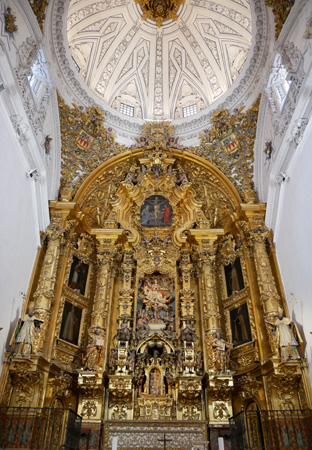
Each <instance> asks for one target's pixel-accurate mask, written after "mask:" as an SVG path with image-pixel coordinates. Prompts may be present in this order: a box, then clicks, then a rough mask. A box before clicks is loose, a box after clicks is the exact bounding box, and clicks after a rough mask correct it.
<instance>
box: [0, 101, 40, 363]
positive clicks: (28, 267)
mask: <svg viewBox="0 0 312 450" xmlns="http://www.w3.org/2000/svg"><path fill="white" fill-rule="evenodd" d="M0 111H1V112H0V134H1V164H2V167H3V168H5V170H3V171H1V177H0V192H1V193H2V195H1V207H2V214H1V221H0V252H1V261H2V265H1V273H0V283H1V289H2V293H1V302H0V305H1V323H0V326H1V327H3V330H2V331H1V332H0V366H2V363H3V355H4V351H5V348H6V346H7V345H8V342H9V339H10V336H11V334H12V332H13V329H14V326H15V325H16V323H17V320H18V318H19V317H20V316H21V313H22V307H23V296H22V294H21V293H22V292H23V293H26V292H27V287H28V283H29V279H30V276H31V271H32V267H33V264H34V261H35V256H36V250H37V246H38V245H39V229H38V222H37V220H36V216H37V211H36V206H35V205H36V200H35V192H34V189H35V186H34V183H35V181H34V180H31V179H29V178H27V177H26V170H27V167H26V164H25V160H23V157H22V154H21V149H20V148H19V144H18V142H17V139H16V138H15V136H14V135H12V124H11V123H10V121H9V120H8V119H7V118H6V117H5V115H4V114H3V108H0Z"/></svg>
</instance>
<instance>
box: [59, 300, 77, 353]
mask: <svg viewBox="0 0 312 450" xmlns="http://www.w3.org/2000/svg"><path fill="white" fill-rule="evenodd" d="M81 317H82V309H81V308H79V307H78V306H74V305H73V304H72V303H70V302H68V301H65V304H64V309H63V316H62V324H61V331H60V339H62V340H63V341H66V342H70V343H71V344H74V345H78V343H79V334H80V326H81Z"/></svg>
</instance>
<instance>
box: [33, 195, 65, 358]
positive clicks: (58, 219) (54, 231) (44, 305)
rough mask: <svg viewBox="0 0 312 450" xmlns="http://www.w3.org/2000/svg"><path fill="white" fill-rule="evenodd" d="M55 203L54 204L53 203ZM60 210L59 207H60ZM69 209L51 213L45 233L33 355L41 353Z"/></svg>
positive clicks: (35, 303)
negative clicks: (45, 246) (40, 323)
mask: <svg viewBox="0 0 312 450" xmlns="http://www.w3.org/2000/svg"><path fill="white" fill-rule="evenodd" d="M55 203H56V202H55ZM58 206H60V205H58ZM66 206H67V208H68V205H66ZM60 209H61V207H60ZM69 212H70V209H66V210H62V211H60V210H59V209H57V210H54V211H52V212H51V223H50V225H49V226H48V227H47V229H46V232H45V238H46V240H47V249H46V252H45V256H44V260H43V264H42V268H41V272H40V276H39V282H38V286H37V289H36V292H35V294H34V313H35V314H36V315H37V316H38V319H40V320H42V325H41V327H40V332H39V333H38V335H37V339H36V342H35V343H34V345H33V353H42V352H43V345H44V342H45V337H46V332H47V329H48V325H49V318H50V314H51V306H52V303H53V301H54V290H55V283H56V275H57V268H58V260H59V256H60V248H61V240H62V236H63V233H64V231H65V229H64V228H63V227H64V225H65V221H66V218H67V216H68V214H69Z"/></svg>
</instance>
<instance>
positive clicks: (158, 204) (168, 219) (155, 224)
mask: <svg viewBox="0 0 312 450" xmlns="http://www.w3.org/2000/svg"><path fill="white" fill-rule="evenodd" d="M172 217H173V213H172V206H171V205H170V203H169V200H168V199H167V198H165V197H163V196H162V195H151V196H150V197H148V198H147V199H146V200H145V202H144V203H143V205H142V206H141V211H140V224H141V225H142V226H143V227H145V228H167V227H170V226H171V225H172Z"/></svg>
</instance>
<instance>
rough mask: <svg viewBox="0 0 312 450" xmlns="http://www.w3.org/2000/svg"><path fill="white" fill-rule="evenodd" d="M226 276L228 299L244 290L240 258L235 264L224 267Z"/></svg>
mask: <svg viewBox="0 0 312 450" xmlns="http://www.w3.org/2000/svg"><path fill="white" fill-rule="evenodd" d="M224 275H225V282H226V292H227V296H228V297H231V295H233V294H236V292H239V291H241V290H242V289H244V287H245V285H244V278H243V272H242V267H241V263H240V258H236V259H235V261H234V262H233V263H231V264H228V265H227V266H224Z"/></svg>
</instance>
